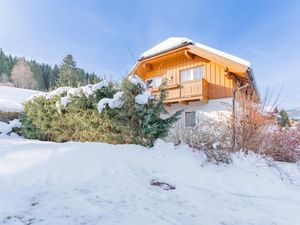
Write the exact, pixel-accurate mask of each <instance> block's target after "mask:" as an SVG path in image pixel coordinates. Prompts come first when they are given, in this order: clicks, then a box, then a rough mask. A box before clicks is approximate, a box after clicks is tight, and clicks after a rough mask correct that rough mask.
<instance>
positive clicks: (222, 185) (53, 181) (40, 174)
mask: <svg viewBox="0 0 300 225" xmlns="http://www.w3.org/2000/svg"><path fill="white" fill-rule="evenodd" d="M0 146H1V148H0V224H7V225H12V224H14V225H16V224H18V225H21V224H41V225H42V224H49V225H53V224H55V225H66V224H70V225H77V224H78V225H79V224H87V225H96V224H99V225H100V224H101V225H102V224H103V225H113V224H118V225H135V224H137V225H140V224H143V225H153V224H157V225H198V224H204V225H217V224H218V225H220V224H222V225H225V224H226V225H229V224H238V225H246V224H252V225H258V224H260V225H271V224H272V225H286V224H289V225H299V216H298V213H299V209H300V187H299V185H300V174H299V170H297V166H296V165H294V164H284V165H282V167H283V168H285V169H286V170H287V171H289V172H290V174H291V177H292V178H293V179H294V184H290V183H289V182H288V181H287V180H284V181H281V179H280V176H279V174H278V171H277V170H275V169H272V168H270V167H268V166H266V164H265V162H264V161H263V160H262V159H260V158H258V157H255V156H253V155H250V156H248V157H244V156H242V155H235V157H234V162H233V164H231V165H220V166H216V165H213V164H206V165H204V166H203V161H204V158H203V156H202V155H201V154H200V153H197V152H192V151H191V150H190V149H188V148H187V147H186V146H184V145H181V146H176V147H174V146H173V145H172V144H167V143H163V142H157V144H156V146H155V147H154V148H150V149H147V148H144V147H140V146H136V145H109V144H101V143H74V142H71V143H62V144H57V143H51V142H40V141H34V140H25V139H21V138H16V137H6V138H0ZM152 179H157V180H160V181H164V182H167V183H169V184H171V185H174V186H175V187H176V189H175V190H169V191H166V190H163V189H162V188H160V187H156V186H151V185H150V182H151V180H152Z"/></svg>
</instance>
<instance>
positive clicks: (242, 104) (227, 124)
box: [183, 92, 300, 163]
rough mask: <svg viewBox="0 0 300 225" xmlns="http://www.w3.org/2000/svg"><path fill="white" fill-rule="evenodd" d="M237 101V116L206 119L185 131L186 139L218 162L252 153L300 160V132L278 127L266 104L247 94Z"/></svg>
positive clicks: (286, 159)
mask: <svg viewBox="0 0 300 225" xmlns="http://www.w3.org/2000/svg"><path fill="white" fill-rule="evenodd" d="M237 100H238V104H237V106H236V111H235V114H234V115H232V114H231V116H229V117H226V116H223V117H222V118H223V119H222V120H212V119H211V118H209V119H207V120H205V119H203V120H202V121H201V122H200V123H199V124H198V125H197V126H196V127H194V128H192V129H188V130H186V131H185V132H184V135H183V140H184V141H185V142H186V143H188V144H189V145H190V146H191V147H193V148H196V149H199V150H201V151H203V152H204V153H205V155H206V156H207V158H208V160H209V161H215V162H217V163H219V162H223V163H228V162H230V153H231V152H236V151H243V152H245V153H248V152H249V151H252V152H255V153H257V154H261V155H263V156H265V157H271V158H272V159H274V160H276V161H284V162H296V161H298V160H299V159H300V154H299V150H297V148H299V147H300V132H299V130H297V129H293V128H282V127H281V126H278V125H277V118H276V117H275V116H274V115H273V114H272V113H267V112H266V110H265V109H264V106H265V103H264V102H258V101H256V100H253V98H251V96H249V95H246V94H245V92H239V93H238V95H237ZM229 110H230V109H229Z"/></svg>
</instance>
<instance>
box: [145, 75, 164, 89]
mask: <svg viewBox="0 0 300 225" xmlns="http://www.w3.org/2000/svg"><path fill="white" fill-rule="evenodd" d="M161 83H162V77H161V76H158V77H153V78H150V79H147V80H146V88H158V87H159V86H160V85H161Z"/></svg>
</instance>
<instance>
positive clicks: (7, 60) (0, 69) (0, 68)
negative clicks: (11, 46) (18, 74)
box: [0, 48, 17, 78]
mask: <svg viewBox="0 0 300 225" xmlns="http://www.w3.org/2000/svg"><path fill="white" fill-rule="evenodd" d="M16 62H17V59H16V58H13V57H12V56H11V55H8V56H7V55H5V54H4V52H3V51H2V49H1V48H0V76H3V74H6V75H7V76H8V78H10V77H11V71H12V68H13V67H14V65H15V64H16Z"/></svg>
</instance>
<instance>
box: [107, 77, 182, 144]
mask: <svg viewBox="0 0 300 225" xmlns="http://www.w3.org/2000/svg"><path fill="white" fill-rule="evenodd" d="M165 85H166V83H165V82H163V84H162V85H161V86H160V96H159V98H158V99H149V101H148V103H147V104H144V105H139V104H137V103H136V101H135V96H137V95H138V94H142V93H143V92H144V91H145V89H144V87H142V86H141V85H136V84H133V83H131V82H130V81H129V80H127V79H125V80H124V81H123V83H122V87H121V89H122V91H123V92H124V94H123V102H124V103H123V106H122V108H121V109H116V110H111V109H108V110H106V111H105V113H106V114H107V115H109V117H110V119H111V121H113V123H114V126H119V129H120V130H122V132H123V133H124V134H126V133H127V135H128V137H127V139H129V140H131V141H129V142H132V143H135V144H141V145H145V146H152V145H153V143H154V141H155V140H156V139H157V138H164V137H166V136H167V135H168V131H169V129H170V127H171V126H172V125H173V124H174V123H175V122H176V121H177V119H178V116H179V115H180V113H181V111H179V112H176V113H175V114H173V115H167V116H165V117H166V119H163V118H162V114H167V112H166V110H165V108H164V103H163V102H164V100H165V98H166V94H167V93H166V88H165Z"/></svg>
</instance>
